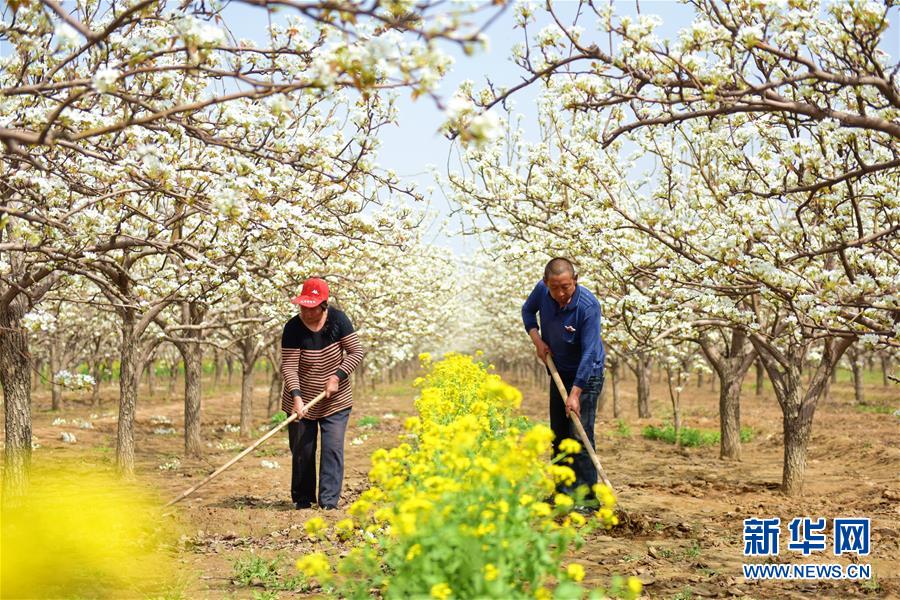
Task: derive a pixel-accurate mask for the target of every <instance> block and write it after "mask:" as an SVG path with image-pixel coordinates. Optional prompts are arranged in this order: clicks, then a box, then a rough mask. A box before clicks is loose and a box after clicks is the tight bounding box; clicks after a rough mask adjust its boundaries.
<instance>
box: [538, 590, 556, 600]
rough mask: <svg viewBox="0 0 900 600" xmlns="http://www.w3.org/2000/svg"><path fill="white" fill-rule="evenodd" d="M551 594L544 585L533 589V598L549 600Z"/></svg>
mask: <svg viewBox="0 0 900 600" xmlns="http://www.w3.org/2000/svg"><path fill="white" fill-rule="evenodd" d="M551 598H553V594H551V593H550V590H548V589H547V588H545V587H539V588H538V589H536V590H535V591H534V600H551Z"/></svg>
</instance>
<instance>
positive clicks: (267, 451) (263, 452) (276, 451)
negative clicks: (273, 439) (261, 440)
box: [253, 446, 284, 457]
mask: <svg viewBox="0 0 900 600" xmlns="http://www.w3.org/2000/svg"><path fill="white" fill-rule="evenodd" d="M283 452H284V448H281V447H279V446H270V447H268V448H260V449H259V450H256V451H255V452H254V453H253V455H254V456H259V457H266V456H281V455H282V453H283Z"/></svg>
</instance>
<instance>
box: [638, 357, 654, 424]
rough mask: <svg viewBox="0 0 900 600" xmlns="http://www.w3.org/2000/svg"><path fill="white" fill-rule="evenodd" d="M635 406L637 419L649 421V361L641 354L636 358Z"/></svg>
mask: <svg viewBox="0 0 900 600" xmlns="http://www.w3.org/2000/svg"><path fill="white" fill-rule="evenodd" d="M635 375H637V405H638V417H639V418H641V419H649V418H650V417H651V416H652V415H651V414H650V360H649V359H647V358H644V355H643V354H642V353H639V354H638V356H637V371H636V372H635Z"/></svg>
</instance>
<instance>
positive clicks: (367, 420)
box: [356, 415, 381, 429]
mask: <svg viewBox="0 0 900 600" xmlns="http://www.w3.org/2000/svg"><path fill="white" fill-rule="evenodd" d="M380 422H381V421H380V420H379V418H378V417H376V416H374V415H366V416H365V417H363V418H362V419H360V420H359V421H357V422H356V426H357V427H360V428H362V429H372V428H373V427H378V424H379V423H380Z"/></svg>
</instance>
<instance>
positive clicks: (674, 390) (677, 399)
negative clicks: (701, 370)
mask: <svg viewBox="0 0 900 600" xmlns="http://www.w3.org/2000/svg"><path fill="white" fill-rule="evenodd" d="M666 383H667V384H668V386H669V398H670V399H671V400H672V427H674V428H675V447H676V448H681V390H679V389H678V388H680V387H681V371H679V372H678V382H677V384H676V385H673V384H672V369H671V367H669V366H668V365H666Z"/></svg>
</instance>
